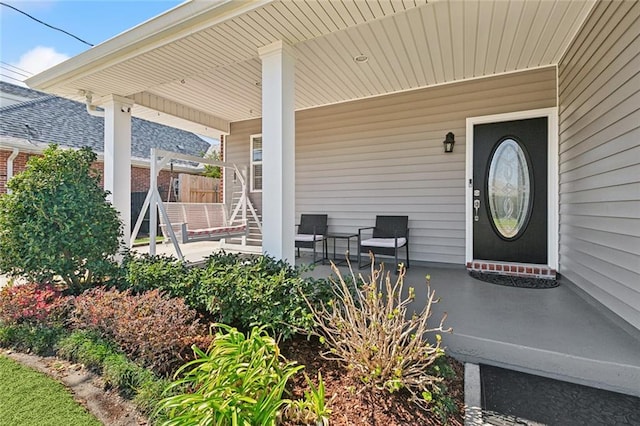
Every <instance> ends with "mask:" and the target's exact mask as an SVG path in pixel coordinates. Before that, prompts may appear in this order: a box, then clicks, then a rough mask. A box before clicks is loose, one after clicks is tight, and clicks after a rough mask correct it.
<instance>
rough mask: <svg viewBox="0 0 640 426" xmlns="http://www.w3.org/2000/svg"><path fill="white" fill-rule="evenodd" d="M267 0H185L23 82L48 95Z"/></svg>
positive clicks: (253, 7)
mask: <svg viewBox="0 0 640 426" xmlns="http://www.w3.org/2000/svg"><path fill="white" fill-rule="evenodd" d="M271 1H273V0H257V1H251V0H211V1H187V2H185V3H182V4H180V5H178V6H176V7H175V8H173V9H170V10H168V11H167V12H164V13H163V14H161V15H158V16H157V17H155V18H152V19H150V20H148V21H146V22H143V23H142V24H140V25H137V26H135V27H133V28H131V29H129V30H127V31H125V32H123V33H121V34H119V35H117V36H115V37H113V38H111V39H109V40H107V41H105V42H103V43H101V44H99V45H97V46H94V47H92V48H91V49H89V50H87V51H86V52H83V53H80V54H79V55H76V56H74V57H72V58H70V59H68V60H66V61H64V62H62V63H60V64H58V65H56V66H53V67H51V68H49V69H47V70H45V71H43V72H41V73H39V74H36V75H34V76H32V77H30V78H28V79H27V80H25V83H26V84H27V85H28V86H29V87H31V88H34V89H37V90H42V91H45V92H49V93H51V92H53V91H54V90H55V88H56V87H58V86H60V85H62V84H64V83H66V82H69V81H73V80H75V79H77V78H80V77H82V76H84V75H87V74H90V73H93V72H96V71H98V70H101V69H104V68H106V67H109V66H111V65H113V64H116V63H119V62H122V61H125V60H127V59H128V58H131V57H134V56H137V55H140V54H142V53H144V52H147V51H150V50H152V49H154V48H157V47H159V46H162V45H165V44H167V43H171V42H172V41H175V40H178V39H180V38H182V37H184V36H186V35H188V34H190V33H192V32H196V31H199V30H201V29H204V28H207V27H211V26H213V25H216V24H218V23H221V22H224V21H227V20H229V19H231V18H233V17H236V16H238V15H242V14H244V13H247V12H249V11H251V10H254V9H257V8H259V7H262V6H263V5H265V4H267V3H270V2H271ZM121 95H125V94H121Z"/></svg>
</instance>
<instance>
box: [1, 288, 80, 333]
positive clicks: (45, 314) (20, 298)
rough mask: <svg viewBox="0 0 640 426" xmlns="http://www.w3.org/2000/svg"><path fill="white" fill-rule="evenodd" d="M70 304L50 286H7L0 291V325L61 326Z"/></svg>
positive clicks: (60, 293)
mask: <svg viewBox="0 0 640 426" xmlns="http://www.w3.org/2000/svg"><path fill="white" fill-rule="evenodd" d="M70 306H71V302H70V298H69V297H63V296H62V292H61V291H60V290H59V289H57V288H55V287H53V286H51V285H49V284H44V285H39V284H34V283H29V284H20V285H7V286H5V287H2V288H1V289H0V323H3V324H20V323H32V324H38V323H39V324H43V325H52V324H54V323H58V324H61V323H62V322H63V321H64V319H65V317H66V315H67V314H68V311H69V310H70Z"/></svg>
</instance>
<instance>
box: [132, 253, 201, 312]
mask: <svg viewBox="0 0 640 426" xmlns="http://www.w3.org/2000/svg"><path fill="white" fill-rule="evenodd" d="M123 269H124V270H125V282H123V283H121V285H120V289H121V290H126V289H129V290H131V291H132V292H133V293H135V294H137V293H143V292H145V291H149V290H154V289H160V290H162V291H163V292H165V293H167V294H170V295H171V296H172V297H186V296H187V295H188V294H189V292H190V285H189V283H190V282H191V278H190V275H192V274H193V273H192V272H191V271H190V269H189V267H188V266H187V264H186V262H184V261H181V260H178V259H176V258H175V257H171V256H162V255H155V256H151V255H149V254H142V255H137V256H133V255H129V256H126V257H125V260H124V262H123ZM192 307H193V306H192ZM193 308H195V307H193Z"/></svg>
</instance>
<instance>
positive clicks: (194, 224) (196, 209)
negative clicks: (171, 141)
mask: <svg viewBox="0 0 640 426" xmlns="http://www.w3.org/2000/svg"><path fill="white" fill-rule="evenodd" d="M171 160H184V161H191V162H196V163H204V164H210V165H213V166H219V167H224V168H229V169H233V170H234V172H235V175H236V177H237V178H238V180H239V182H240V184H241V187H242V193H241V195H240V199H239V200H238V202H237V204H236V205H235V207H234V208H233V210H232V211H231V214H228V212H229V209H227V205H226V204H224V203H179V202H163V201H162V199H161V197H160V193H159V192H158V174H159V173H160V170H162V169H163V167H165V166H166V165H167V164H168V163H169V162H170V161H171ZM149 206H153V207H157V211H158V212H159V213H160V215H159V216H160V227H161V230H162V233H163V235H164V236H165V238H168V239H170V240H171V242H172V243H173V247H174V249H175V252H176V255H177V256H178V258H179V259H180V260H182V259H184V255H183V254H182V250H181V249H180V243H182V244H186V243H189V242H193V241H203V240H208V241H222V242H223V243H224V240H225V239H226V238H231V237H241V238H242V245H243V246H245V245H246V242H247V233H248V229H249V228H248V223H247V211H249V213H250V214H251V215H252V217H253V218H254V220H255V222H256V223H257V225H258V229H259V230H260V232H262V227H261V224H260V221H259V219H258V214H257V213H256V211H255V209H254V207H253V205H252V204H251V201H250V200H249V198H248V196H247V184H246V178H245V174H243V173H241V172H240V170H239V169H238V167H237V166H236V165H235V164H229V163H225V162H224V161H216V160H210V159H207V158H202V157H196V156H191V155H186V154H180V153H176V152H170V151H163V150H158V149H155V148H152V149H151V171H150V179H149V192H148V193H147V196H146V198H145V200H144V203H143V205H142V209H141V210H140V215H139V216H138V219H137V221H136V225H135V226H134V228H133V232H132V234H131V242H132V244H133V241H135V238H136V237H137V236H138V232H139V231H140V227H141V226H142V222H143V220H144V217H145V214H146V212H147V209H149ZM154 212H155V209H152V210H151V214H150V215H149V238H150V242H149V254H151V255H155V254H156V236H157V227H158V222H157V219H158V216H157V215H156V214H153V213H154ZM178 236H179V238H178Z"/></svg>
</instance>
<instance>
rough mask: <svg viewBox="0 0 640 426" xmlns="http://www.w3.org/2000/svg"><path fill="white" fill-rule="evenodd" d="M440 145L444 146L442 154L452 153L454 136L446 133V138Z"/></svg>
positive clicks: (454, 141)
mask: <svg viewBox="0 0 640 426" xmlns="http://www.w3.org/2000/svg"><path fill="white" fill-rule="evenodd" d="M442 143H443V144H444V152H446V153H449V152H453V145H455V143H456V140H455V136H454V134H453V133H451V132H449V133H447V136H446V137H445V139H444V141H443V142H442Z"/></svg>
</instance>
